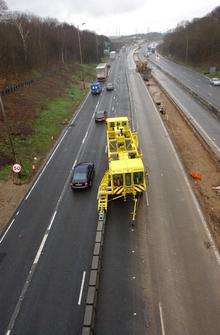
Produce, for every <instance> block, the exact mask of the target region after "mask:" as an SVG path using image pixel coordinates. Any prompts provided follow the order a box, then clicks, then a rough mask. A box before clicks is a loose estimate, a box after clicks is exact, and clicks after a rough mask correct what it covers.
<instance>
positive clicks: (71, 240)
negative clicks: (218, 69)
mask: <svg viewBox="0 0 220 335" xmlns="http://www.w3.org/2000/svg"><path fill="white" fill-rule="evenodd" d="M109 81H112V82H113V83H114V84H115V87H116V90H115V91H113V92H106V91H104V92H103V94H102V95H101V96H100V97H92V96H91V95H88V96H87V98H86V99H85V101H84V103H83V104H82V106H81V108H80V109H79V111H78V114H77V115H76V117H75V119H74V120H73V121H72V123H71V125H70V126H69V127H68V128H66V130H65V131H64V132H63V135H62V137H61V139H60V141H59V142H58V145H57V147H56V149H55V151H54V152H53V154H52V155H51V157H50V159H49V160H48V162H47V163H46V165H45V167H44V169H43V170H42V172H41V173H40V174H39V177H38V178H37V180H36V182H35V183H34V185H33V187H32V188H31V190H30V192H28V193H27V195H26V197H25V199H24V201H23V202H22V204H21V206H20V207H19V208H18V211H17V212H16V213H15V215H14V216H13V218H12V220H11V222H10V225H9V229H8V230H6V231H5V233H3V234H2V236H1V238H0V285H1V290H0V334H6V335H11V334H16V335H18V334H19V335H20V334H22V335H29V334H31V335H35V334H36V335H39V334H40V335H41V334H43V335H50V334H53V335H56V334H57V335H58V334H59V335H60V334H66V335H67V334H68V335H69V334H74V335H75V334H77V335H78V334H81V329H82V322H83V316H84V310H85V298H86V292H87V286H88V274H89V269H90V265H91V259H92V251H93V245H94V237H95V232H96V219H97V214H96V197H97V189H98V185H99V182H100V180H101V178H102V176H103V172H104V170H105V169H106V166H107V158H106V153H105V150H106V139H105V127H104V125H102V124H95V122H94V111H95V110H96V109H106V110H107V111H108V113H109V115H110V116H116V115H125V114H126V115H128V116H129V117H130V118H131V119H132V120H133V126H134V128H136V129H137V130H138V131H139V135H140V140H141V147H142V151H143V155H144V163H145V165H146V166H148V168H149V173H150V188H149V192H148V194H144V196H143V197H142V199H141V201H140V203H139V211H138V217H137V223H136V226H135V227H134V228H132V227H131V225H130V217H131V211H132V203H129V202H128V203H124V202H121V201H117V202H112V203H111V205H110V207H109V212H108V217H107V225H106V235H105V245H104V259H103V272H102V276H101V282H100V291H99V303H98V307H97V320H96V330H95V333H96V334H98V335H108V334H120V335H121V334H122V335H123V334H126V335H127V334H162V335H164V334H171V335H172V334H175V335H176V334H181V335H185V334H187V335H188V334H190V335H191V334H193V335H197V334H199V335H203V334H210V335H212V334H213V335H214V334H218V333H219V330H220V292H219V277H220V270H219V262H220V260H219V256H218V253H217V252H216V250H215V248H214V245H213V244H212V241H211V239H210V236H209V234H208V232H207V227H206V223H205V221H204V218H203V216H202V214H201V211H200V209H199V206H198V204H197V202H196V200H195V198H194V196H193V194H192V192H191V190H190V187H189V184H188V181H187V179H186V177H185V174H184V171H183V168H182V166H181V164H180V162H179V160H178V158H177V156H176V154H175V151H174V148H173V146H172V144H171V142H170V140H169V137H168V135H167V133H166V131H165V128H164V127H163V125H162V122H161V119H160V116H159V115H158V113H157V111H156V109H155V108H154V106H153V103H152V100H151V98H150V96H149V95H148V93H147V91H146V87H145V85H144V84H143V82H142V80H141V79H140V77H139V75H138V74H137V73H136V72H135V70H134V63H133V60H132V56H131V54H129V57H128V61H127V54H126V53H124V52H120V54H119V56H118V57H117V59H116V60H115V61H114V63H113V65H112V68H111V73H110V78H109ZM128 85H129V90H128ZM129 92H131V93H132V95H130V96H129ZM130 107H132V108H131V109H130ZM90 160H92V161H93V162H94V163H95V166H96V173H95V179H94V184H93V187H92V189H91V190H89V191H88V192H72V191H71V190H70V187H69V179H70V176H71V173H72V168H73V166H74V164H76V163H77V162H79V161H90ZM207 241H210V243H211V247H210V248H209V249H207V248H206V246H205V245H206V243H205V242H207Z"/></svg>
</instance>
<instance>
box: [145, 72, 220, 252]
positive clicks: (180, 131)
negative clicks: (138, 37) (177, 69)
mask: <svg viewBox="0 0 220 335" xmlns="http://www.w3.org/2000/svg"><path fill="white" fill-rule="evenodd" d="M148 89H149V91H150V94H151V96H152V97H153V99H154V101H155V102H158V101H160V102H161V103H162V105H163V106H164V110H165V114H164V115H162V114H161V117H162V118H163V121H164V124H165V126H166V128H167V130H168V132H169V134H170V136H171V139H172V141H173V143H174V145H175V147H176V149H177V152H178V153H179V157H180V159H181V161H182V163H183V165H184V167H185V170H186V172H187V174H188V175H189V179H190V181H191V185H192V188H193V190H194V192H195V194H196V197H197V199H198V200H199V203H200V205H201V208H202V210H203V212H204V214H205V217H206V219H207V222H208V225H209V228H210V231H211V233H212V235H213V237H214V240H215V241H216V245H217V246H218V248H220V194H217V193H216V191H215V190H214V189H213V187H216V186H219V185H220V170H219V166H218V165H217V163H216V161H215V160H214V159H213V158H212V157H211V155H210V153H209V152H208V151H207V150H206V149H205V147H204V145H202V142H201V141H200V140H199V139H198V137H197V136H195V134H194V132H193V131H192V129H191V127H189V125H188V124H187V123H186V121H185V120H184V118H183V117H182V116H181V114H180V113H179V111H178V109H177V108H176V107H175V106H174V105H173V103H172V102H171V101H170V100H169V99H168V98H167V96H166V95H165V94H164V93H163V92H162V91H161V89H160V88H159V86H158V85H157V83H156V82H155V81H154V79H153V78H152V79H151V80H150V85H149V86H148ZM191 173H199V174H200V175H201V180H195V179H194V178H193V177H191Z"/></svg>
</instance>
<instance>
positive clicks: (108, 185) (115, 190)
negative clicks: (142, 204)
mask: <svg viewBox="0 0 220 335" xmlns="http://www.w3.org/2000/svg"><path fill="white" fill-rule="evenodd" d="M106 122H107V149H108V164H109V168H108V170H107V171H106V172H105V174H104V176H103V178H102V181H101V183H100V185H99V190H98V212H99V213H106V212H107V207H108V201H110V200H115V199H118V198H121V197H123V198H124V200H125V201H126V198H127V197H132V199H133V200H134V210H133V213H132V220H133V221H134V220H135V216H136V210H137V200H138V196H139V195H141V194H142V193H143V192H144V191H145V190H146V180H145V174H146V173H145V169H144V164H143V161H142V155H141V153H140V152H139V150H138V136H137V133H135V132H132V131H131V129H130V125H129V120H128V118H127V117H115V118H108V119H107V121H106Z"/></svg>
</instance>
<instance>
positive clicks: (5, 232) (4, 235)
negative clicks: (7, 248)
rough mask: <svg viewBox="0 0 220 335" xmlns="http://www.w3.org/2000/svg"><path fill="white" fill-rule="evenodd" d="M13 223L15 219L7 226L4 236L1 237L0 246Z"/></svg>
mask: <svg viewBox="0 0 220 335" xmlns="http://www.w3.org/2000/svg"><path fill="white" fill-rule="evenodd" d="M14 221H15V218H14V219H13V220H12V221H11V223H10V225H9V226H8V228H7V229H6V231H5V233H4V235H3V236H2V238H1V240H0V244H1V243H2V241H3V240H4V238H5V236H6V234H7V232H8V231H9V229H10V228H11V226H12V225H13V223H14Z"/></svg>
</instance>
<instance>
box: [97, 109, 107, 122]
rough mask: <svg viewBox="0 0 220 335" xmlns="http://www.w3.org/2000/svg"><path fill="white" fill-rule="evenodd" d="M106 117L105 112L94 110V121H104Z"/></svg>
mask: <svg viewBox="0 0 220 335" xmlns="http://www.w3.org/2000/svg"><path fill="white" fill-rule="evenodd" d="M106 119H107V112H106V111H104V110H102V111H96V113H95V122H104V121H105V120H106Z"/></svg>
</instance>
